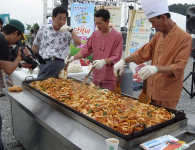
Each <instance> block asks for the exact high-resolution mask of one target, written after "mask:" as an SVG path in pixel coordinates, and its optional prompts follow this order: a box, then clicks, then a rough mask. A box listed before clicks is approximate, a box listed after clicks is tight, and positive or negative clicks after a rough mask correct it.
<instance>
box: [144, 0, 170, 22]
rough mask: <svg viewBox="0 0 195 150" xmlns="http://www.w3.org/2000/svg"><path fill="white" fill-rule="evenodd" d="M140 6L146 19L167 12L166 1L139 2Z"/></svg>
mask: <svg viewBox="0 0 195 150" xmlns="http://www.w3.org/2000/svg"><path fill="white" fill-rule="evenodd" d="M141 6H142V9H143V11H144V14H145V15H146V17H147V18H148V19H150V18H153V17H156V16H158V15H162V14H165V13H168V12H169V7H168V2H167V0H141Z"/></svg>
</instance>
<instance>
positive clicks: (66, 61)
mask: <svg viewBox="0 0 195 150" xmlns="http://www.w3.org/2000/svg"><path fill="white" fill-rule="evenodd" d="M72 61H74V56H71V57H70V58H69V59H68V56H67V57H66V59H65V64H67V63H70V62H72Z"/></svg>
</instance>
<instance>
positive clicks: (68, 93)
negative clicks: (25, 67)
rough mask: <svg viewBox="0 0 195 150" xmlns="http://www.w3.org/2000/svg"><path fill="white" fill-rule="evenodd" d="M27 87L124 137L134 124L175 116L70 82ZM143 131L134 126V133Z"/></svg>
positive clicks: (49, 81) (51, 80) (50, 81)
mask: <svg viewBox="0 0 195 150" xmlns="http://www.w3.org/2000/svg"><path fill="white" fill-rule="evenodd" d="M30 86H32V87H34V88H35V89H37V90H40V91H41V92H43V93H45V94H47V95H49V96H50V97H52V98H54V99H56V100H57V101H59V102H61V103H64V104H65V105H67V106H69V107H71V108H73V109H75V110H77V111H78V112H80V113H82V114H84V115H86V116H88V117H90V118H92V119H94V120H96V121H98V122H100V123H102V124H104V125H106V126H108V127H110V128H112V129H114V130H116V131H118V132H120V133H122V134H124V135H129V134H131V133H132V132H133V127H134V126H135V125H138V124H141V123H144V124H146V127H151V126H154V125H156V124H160V123H162V122H164V121H167V120H170V119H172V118H173V117H174V116H175V115H174V114H173V113H171V112H168V111H167V110H166V109H165V108H164V107H161V108H159V107H157V106H154V105H149V104H143V103H140V102H139V101H138V100H135V99H133V98H129V97H124V96H121V95H119V94H115V93H114V92H112V91H109V90H106V89H101V88H99V87H97V86H90V85H87V84H81V83H78V82H75V81H74V80H73V79H56V78H49V79H47V80H43V81H34V82H31V83H30ZM143 128H144V127H143V125H141V126H138V127H136V128H135V131H139V130H142V129H143Z"/></svg>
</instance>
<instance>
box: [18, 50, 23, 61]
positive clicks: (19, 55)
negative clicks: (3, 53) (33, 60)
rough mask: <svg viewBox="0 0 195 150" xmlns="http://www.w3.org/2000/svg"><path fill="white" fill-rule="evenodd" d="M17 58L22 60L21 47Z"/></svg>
mask: <svg viewBox="0 0 195 150" xmlns="http://www.w3.org/2000/svg"><path fill="white" fill-rule="evenodd" d="M17 58H19V59H20V60H22V59H23V58H22V52H21V47H20V48H19V50H18V53H17Z"/></svg>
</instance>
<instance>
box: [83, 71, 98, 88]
mask: <svg viewBox="0 0 195 150" xmlns="http://www.w3.org/2000/svg"><path fill="white" fill-rule="evenodd" d="M94 69H95V67H92V68H91V70H90V71H89V73H88V74H87V75H86V76H85V80H84V81H83V83H84V84H85V83H87V80H88V78H89V76H90V74H91V73H92V71H93V70H94Z"/></svg>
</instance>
